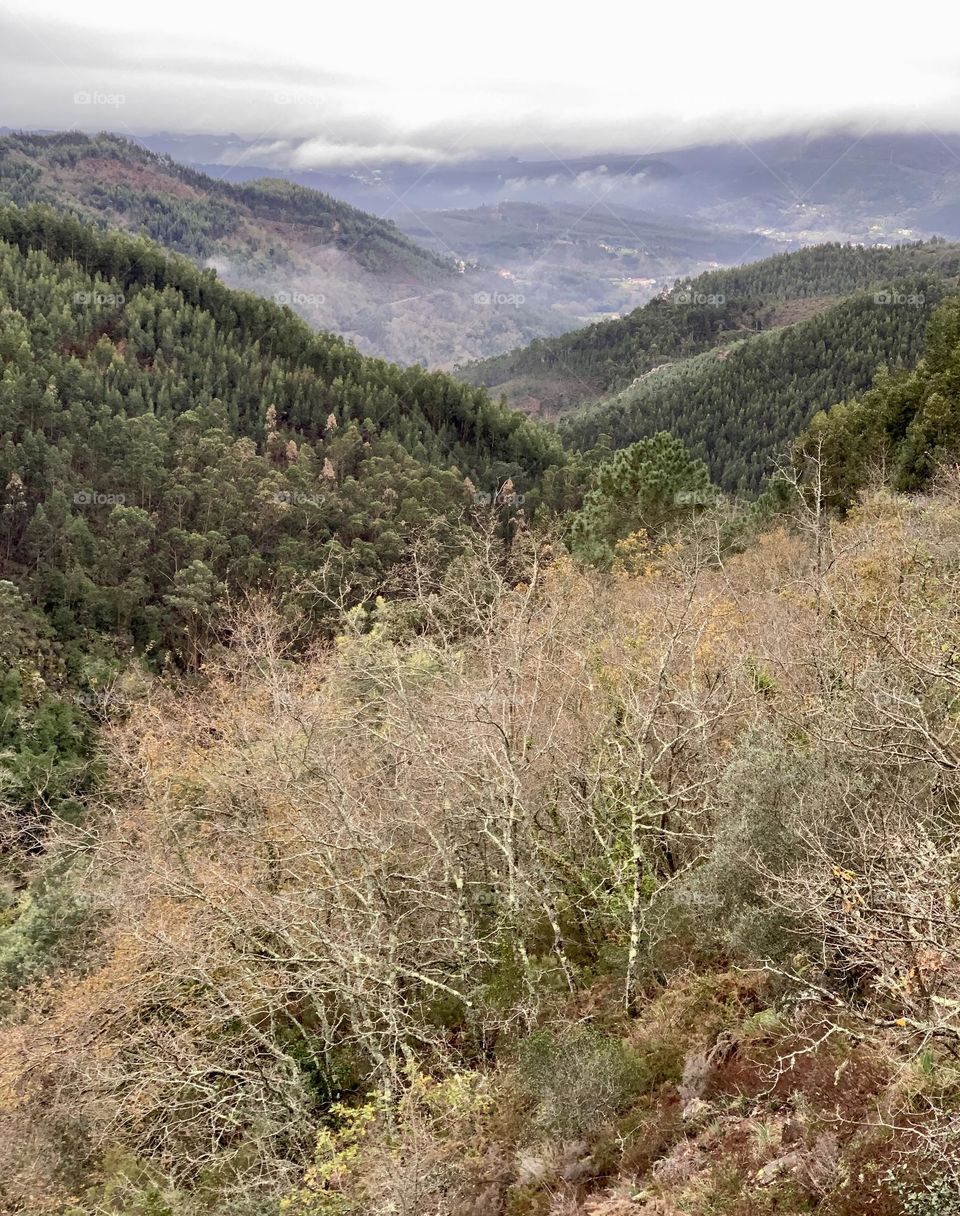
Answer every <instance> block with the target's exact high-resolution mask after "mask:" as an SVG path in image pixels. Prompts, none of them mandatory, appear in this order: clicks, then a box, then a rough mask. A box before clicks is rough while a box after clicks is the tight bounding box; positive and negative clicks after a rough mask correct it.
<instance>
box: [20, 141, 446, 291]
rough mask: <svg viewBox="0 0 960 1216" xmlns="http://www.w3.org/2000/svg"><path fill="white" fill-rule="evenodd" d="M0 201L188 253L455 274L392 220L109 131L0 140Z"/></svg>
mask: <svg viewBox="0 0 960 1216" xmlns="http://www.w3.org/2000/svg"><path fill="white" fill-rule="evenodd" d="M0 201H2V202H6V203H14V204H16V205H18V206H26V205H28V204H30V203H45V204H47V205H49V206H52V207H56V208H57V209H59V210H69V211H72V212H73V213H74V214H75V215H76V216H77V217H78V218H81V219H84V220H87V221H88V222H90V223H93V224H95V225H98V226H100V227H107V226H110V227H116V228H125V229H128V230H130V231H132V232H134V233H140V232H142V233H144V234H145V235H147V236H148V237H150V238H151V239H152V240H155V241H157V242H158V243H159V244H161V245H163V246H164V248H165V249H168V250H171V251H173V252H175V253H183V254H186V255H188V256H189V257H197V258H204V257H214V256H217V255H220V256H235V257H238V258H240V259H242V260H244V261H248V262H251V263H254V264H255V263H256V262H257V261H260V262H263V263H269V262H281V261H283V260H285V259H289V258H290V256H291V253H292V250H291V249H290V247H289V246H290V244H291V242H293V241H294V240H295V239H296V238H297V237H301V238H304V239H309V240H310V241H311V243H313V244H314V245H316V246H327V245H329V246H331V247H332V248H335V249H337V250H339V251H341V252H342V253H344V254H349V255H350V257H352V258H353V259H354V260H355V261H357V262H358V263H359V264H360V265H361V266H363V267H364V268H365V269H367V270H370V271H373V272H375V273H381V274H399V275H401V276H404V277H406V278H408V279H410V280H411V281H412V280H414V279H422V278H428V277H432V278H437V277H441V276H449V275H450V274H451V273H452V271H453V267H452V266H451V265H450V263H449V260H448V259H443V258H441V257H439V256H437V255H436V254H433V253H430V252H429V251H428V250H426V249H422V248H421V247H420V246H419V245H416V244H415V243H414V242H413V241H411V240H409V239H408V238H407V237H405V236H404V235H403V234H402V233H401V232H400V231H399V229H398V228H397V227H396V226H395V225H394V224H393V223H391V222H390V221H389V220H382V219H378V218H377V217H376V216H373V215H369V214H368V213H367V212H365V211H360V210H358V209H357V208H356V207H351V206H350V205H349V204H348V203H344V202H340V201H339V200H338V199H335V198H332V197H331V196H330V195H329V194H322V193H321V192H320V191H318V190H309V189H307V188H306V187H304V186H297V185H294V184H292V183H290V182H286V181H281V180H279V179H273V178H261V179H258V180H256V181H251V182H242V183H233V182H228V181H223V180H220V179H218V178H215V177H211V176H210V175H208V174H206V173H199V172H197V171H196V170H195V169H191V168H188V167H187V166H186V165H180V164H177V162H176V161H174V160H173V159H172V158H171V157H169V156H158V155H156V154H155V153H153V152H149V151H148V150H147V149H146V148H144V147H141V146H140V145H139V144H136V143H133V142H131V141H130V140H126V139H122V138H121V137H120V136H117V135H110V134H106V133H104V134H101V135H98V136H96V137H90V136H87V135H83V134H81V133H80V132H78V131H70V132H66V133H62V134H56V135H34V134H26V133H24V134H16V135H8V136H6V137H4V138H3V139H0Z"/></svg>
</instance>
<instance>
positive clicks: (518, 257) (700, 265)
mask: <svg viewBox="0 0 960 1216" xmlns="http://www.w3.org/2000/svg"><path fill="white" fill-rule="evenodd" d="M399 226H400V227H401V229H402V230H403V231H404V232H405V233H406V234H407V235H408V236H410V237H412V238H414V239H415V240H416V241H417V242H418V243H419V244H421V245H423V246H425V247H426V248H429V249H434V250H435V251H436V252H438V253H442V252H445V251H448V250H455V251H456V252H457V254H458V255H459V257H461V258H463V259H464V260H465V261H468V262H472V263H475V264H478V265H480V266H485V267H490V268H492V269H496V270H497V271H499V273H500V274H501V275H502V276H503V277H505V278H507V279H508V280H509V282H510V283H511V284H516V289H517V290H521V291H523V292H525V293H526V298H527V299H528V300H535V301H537V302H538V303H544V304H546V303H549V306H550V308H551V310H552V311H553V312H554V313H556V314H558V315H559V316H562V317H564V318H565V319H567V320H568V322H569V327H570V328H571V329H572V328H575V327H576V326H578V325H582V324H583V322H584V321H586V320H596V319H599V318H600V317H601V316H603V315H605V314H606V315H609V314H619V313H623V312H628V311H630V310H631V309H633V308H635V307H636V306H637V305H638V304H643V303H645V302H646V301H647V300H649V299H651V298H652V297H653V296H655V295H657V294H659V292H661V291H663V289H664V288H665V287H669V286H672V285H673V283H674V281H675V280H676V279H677V278H678V277H682V276H685V275H695V274H698V273H700V272H701V271H704V270H707V269H711V268H715V267H717V266H727V265H731V264H736V263H738V262H742V261H744V260H745V259H747V258H749V257H753V258H759V257H763V256H764V255H766V254H769V253H771V252H773V251H774V248H773V246H772V244H771V242H770V241H769V240H768V239H767V238H766V237H758V236H757V235H756V234H755V233H751V232H744V231H742V230H739V229H736V228H723V227H720V226H718V225H715V224H703V223H700V222H697V221H692V220H688V219H685V218H684V217H682V216H680V217H678V216H670V215H663V214H658V213H656V212H650V211H637V210H634V209H631V208H628V207H618V206H613V205H610V204H607V203H603V204H602V205H600V206H597V207H593V208H589V209H585V208H584V207H583V206H582V205H577V204H573V203H522V202H513V203H510V202H506V203H498V204H496V205H495V206H483V207H478V208H474V209H458V210H451V211H428V212H423V213H421V214H417V215H413V214H411V215H409V216H408V217H406V218H401V220H400V221H399ZM505 290H509V288H505Z"/></svg>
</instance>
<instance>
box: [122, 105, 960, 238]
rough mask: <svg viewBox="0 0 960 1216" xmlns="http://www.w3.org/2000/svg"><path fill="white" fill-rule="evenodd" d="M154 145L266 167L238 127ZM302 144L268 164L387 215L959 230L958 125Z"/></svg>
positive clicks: (181, 155)
mask: <svg viewBox="0 0 960 1216" xmlns="http://www.w3.org/2000/svg"><path fill="white" fill-rule="evenodd" d="M145 142H146V143H147V144H149V146H151V147H153V148H155V149H158V150H163V151H170V152H172V153H173V154H174V155H175V156H177V157H178V159H181V160H187V161H190V162H192V163H202V164H206V165H207V166H209V167H210V170H211V172H214V173H221V174H224V175H225V176H228V177H230V178H231V179H232V180H238V181H239V180H242V179H243V178H245V177H253V176H257V175H262V174H263V173H264V172H266V170H265V169H264V168H263V167H258V166H257V165H251V164H250V163H243V162H244V161H249V160H250V159H254V160H256V159H257V158H258V157H262V155H263V154H262V151H261V150H260V149H258V148H257V146H256V145H254V144H252V143H251V142H250V141H244V140H241V139H238V138H237V137H235V136H234V137H229V136H176V135H161V136H150V137H147V138H146V139H145ZM298 146H299V145H298V144H297V141H291V142H290V143H289V145H288V146H287V149H286V151H285V152H282V153H277V154H275V155H274V156H273V157H272V158H271V164H272V167H271V169H270V170H269V172H270V173H277V174H280V175H282V176H284V177H287V178H289V179H290V180H294V181H298V182H300V183H301V184H302V185H309V186H313V187H315V188H317V189H321V190H327V191H330V192H331V193H334V194H336V195H337V197H339V198H345V199H348V200H349V201H350V202H352V203H354V204H355V205H356V206H360V207H363V208H364V209H365V210H368V211H373V212H375V213H378V214H384V213H386V212H389V211H391V210H392V209H393V208H394V206H395V202H396V198H397V197H398V196H402V197H403V199H404V202H405V205H406V206H407V207H409V208H411V209H413V210H414V211H423V210H438V209H448V208H452V207H461V208H468V209H469V208H476V207H480V206H482V205H485V204H486V205H495V204H497V203H501V202H508V201H512V202H530V203H553V204H556V203H572V204H574V205H578V206H580V207H581V208H582V209H583V210H587V209H589V208H590V207H591V205H593V204H595V203H596V201H597V200H598V199H602V200H603V201H604V202H605V203H609V204H611V205H618V206H624V207H629V208H633V209H641V210H652V211H658V212H668V213H675V214H676V213H679V214H681V215H684V216H687V217H691V218H693V219H695V220H697V221H700V222H703V223H705V224H717V223H719V224H732V225H734V226H735V227H737V228H741V229H744V228H746V229H758V230H762V231H763V232H764V233H765V234H766V235H767V236H769V237H771V238H772V239H776V240H787V241H791V242H793V243H795V244H800V243H805V244H810V243H816V242H822V241H826V240H850V239H853V240H859V241H865V242H870V241H877V240H889V239H904V238H918V237H924V236H933V235H935V234H938V233H939V234H942V235H944V236H947V237H960V136H958V135H957V134H956V133H954V132H941V131H924V132H920V133H916V132H893V133H886V134H877V133H867V134H864V133H863V132H859V131H856V130H849V129H839V128H838V129H835V130H832V131H827V132H824V133H819V134H817V133H814V134H811V133H806V132H805V133H799V134H788V135H783V136H777V137H767V138H763V139H755V140H749V141H746V140H743V141H736V142H726V143H724V142H717V143H712V144H710V143H707V144H701V145H698V146H694V147H689V148H677V149H673V150H665V151H662V152H658V153H657V154H656V155H650V154H641V153H637V154H623V153H617V154H613V155H611V154H603V153H594V154H592V155H578V156H573V157H566V156H564V157H560V156H557V157H554V158H551V159H546V160H545V159H530V160H524V159H522V158H521V157H518V156H508V155H503V156H500V157H494V156H487V157H480V158H476V159H473V160H463V159H461V160H458V161H456V162H440V163H437V164H433V163H429V164H428V163H423V164H420V163H414V164H410V163H400V162H383V163H377V164H373V165H359V164H358V165H346V166H338V167H336V168H325V167H318V168H316V169H309V168H304V166H303V163H302V162H301V161H298V158H297V151H298ZM237 162H241V163H240V164H239V165H238V166H237V167H236V168H231V167H230V166H232V165H237ZM399 218H402V217H401V216H400V215H398V219H399Z"/></svg>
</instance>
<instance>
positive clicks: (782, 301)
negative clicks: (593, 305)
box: [458, 240, 960, 413]
mask: <svg viewBox="0 0 960 1216" xmlns="http://www.w3.org/2000/svg"><path fill="white" fill-rule="evenodd" d="M958 253H960V247H958V246H957V245H955V244H948V243H946V242H943V241H939V240H934V241H930V242H918V243H914V244H910V245H903V246H897V247H893V248H884V247H864V246H858V245H841V244H827V245H818V246H813V247H811V248H809V249H803V250H799V251H798V252H795V253H786V254H778V255H777V256H775V257H772V258H766V259H764V260H763V261H759V262H755V263H753V264H752V265H748V266H741V267H738V268H735V269H731V270H716V271H709V272H708V273H706V274H703V275H700V276H699V277H697V278H696V279H693V280H690V281H687V282H680V283H678V284H677V285H676V286H675V287H674V289H673V290H672V291H670V292H668V293H666V294H665V295H663V296H661V297H659V298H658V299H656V300H652V301H651V302H650V303H649V304H646V305H644V306H643V307H642V308H638V309H636V310H635V311H634V312H632V313H630V314H629V315H628V316H626V317H622V318H620V319H619V320H613V321H603V322H600V323H598V324H596V325H590V326H587V327H586V328H585V329H581V330H577V331H575V332H574V333H570V334H565V335H563V336H561V337H558V338H551V339H546V340H542V341H536V342H533V343H532V344H531V345H529V346H527V347H525V348H523V349H521V350H516V351H513V352H512V353H510V354H508V355H502V356H499V357H497V358H494V359H488V360H485V361H483V362H480V363H474V364H470V365H467V366H465V367H463V368H462V369H460V371H459V372H458V375H460V376H461V378H463V379H464V380H466V381H467V382H468V383H472V384H484V385H486V386H488V387H490V388H492V389H496V390H497V391H499V392H501V393H503V394H505V395H506V396H507V398H508V399H509V400H511V401H514V402H519V403H521V404H523V405H524V407H525V408H535V409H537V410H543V411H546V412H549V413H553V412H557V411H567V410H570V409H573V408H575V407H577V406H579V405H582V404H583V403H585V402H589V401H594V400H596V399H598V398H601V397H604V396H606V395H608V394H610V393H612V392H616V391H618V390H620V389H623V388H626V387H627V386H629V385H630V384H631V382H633V381H634V380H636V379H637V378H638V377H640V376H643V375H645V374H646V373H648V372H650V371H652V370H653V369H655V368H658V367H661V366H662V365H664V364H667V363H675V362H678V361H680V360H683V359H686V358H689V357H690V356H693V355H697V354H700V353H702V352H703V351H706V350H711V349H713V348H715V347H725V346H728V345H731V344H732V343H735V342H737V341H738V340H740V339H742V338H744V337H746V336H749V335H751V334H755V333H759V332H762V331H765V330H769V329H774V328H780V327H782V326H784V325H787V324H791V323H793V322H796V321H798V320H803V319H806V318H809V317H810V316H811V315H813V314H815V313H817V312H820V311H823V310H824V309H827V308H829V307H830V306H832V305H834V304H836V303H838V302H839V301H841V300H842V299H844V298H846V297H848V296H850V295H852V294H853V293H857V292H864V291H868V290H873V289H877V290H879V289H882V288H884V287H890V286H891V285H892V284H894V283H896V282H898V281H899V280H901V279H904V278H911V277H913V278H916V277H917V276H920V275H924V276H926V277H928V278H929V279H931V280H933V279H944V278H945V279H948V280H949V279H956V276H957V274H958V271H960V257H958ZM899 294H910V293H909V292H900V293H899ZM865 386H866V385H865V384H863V385H858V386H857V387H859V388H862V387H865Z"/></svg>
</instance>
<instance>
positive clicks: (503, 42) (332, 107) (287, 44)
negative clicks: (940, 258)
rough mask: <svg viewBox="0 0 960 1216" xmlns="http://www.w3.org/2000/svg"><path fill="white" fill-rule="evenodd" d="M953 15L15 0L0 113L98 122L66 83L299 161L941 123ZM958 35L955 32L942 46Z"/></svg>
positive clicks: (20, 119) (656, 6) (42, 121)
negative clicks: (288, 151) (803, 127)
mask: <svg viewBox="0 0 960 1216" xmlns="http://www.w3.org/2000/svg"><path fill="white" fill-rule="evenodd" d="M958 20H960V19H958V17H957V15H956V13H955V12H954V11H952V10H949V9H947V8H945V7H943V6H941V5H940V4H934V3H932V2H931V0H916V2H915V3H914V4H912V5H911V6H910V11H909V23H908V24H909V31H908V32H909V37H908V38H904V37H902V36H899V35H898V33H897V31H898V30H903V29H904V28H905V22H906V18H905V14H904V11H903V9H902V6H901V5H900V4H899V3H897V4H894V3H893V2H892V0H876V2H875V3H874V4H873V5H871V6H870V7H869V8H864V7H863V6H859V5H852V6H845V5H843V4H837V3H836V2H835V0H809V2H808V3H807V4H806V5H804V6H802V7H799V8H797V7H793V8H784V7H783V6H774V5H771V4H770V3H769V0H762V2H761V0H742V2H741V3H740V4H739V5H737V6H736V7H735V8H733V9H731V8H730V7H729V6H722V5H718V4H716V3H715V0H710V3H706V2H705V0H700V3H694V4H690V3H688V4H686V5H677V4H666V3H648V4H645V5H640V4H637V5H632V6H629V7H624V8H622V9H619V8H614V9H606V10H604V9H591V8H590V7H589V6H584V5H583V4H582V3H578V4H573V3H569V2H564V3H555V4H552V5H550V6H543V5H533V4H527V5H524V4H521V3H517V0H487V3H486V4H484V5H483V6H480V7H476V6H475V7H473V8H471V9H469V10H465V9H457V8H456V7H454V6H451V5H450V4H449V2H448V0H443V2H441V0H412V2H409V3H407V4H404V5H397V4H395V3H392V0H391V2H389V3H388V2H387V0H367V3H365V4H363V5H326V4H322V5H307V4H305V3H304V4H300V3H297V2H296V0H273V2H272V3H271V4H270V5H266V6H265V5H263V4H262V2H261V0H257V2H256V3H254V0H233V2H232V3H231V4H230V6H229V7H227V6H221V5H203V4H197V3H196V0H165V3H164V4H163V5H162V6H132V5H130V4H129V0H95V2H93V3H88V4H86V5H84V6H83V7H82V9H81V8H78V7H77V6H76V5H75V4H73V3H72V0H70V2H68V0H29V7H28V6H27V3H26V2H25V0H14V3H13V6H12V7H10V6H9V5H8V8H7V16H6V17H5V19H4V23H3V25H2V27H0V48H2V49H0V58H2V59H3V60H4V61H5V62H3V63H2V76H0V102H2V105H3V113H4V116H5V118H4V121H6V122H7V123H8V124H11V125H24V126H41V125H43V126H50V127H64V126H78V125H79V126H84V127H91V126H94V127H95V126H96V125H97V121H98V119H99V115H93V116H91V115H90V114H88V113H78V111H77V107H76V106H75V104H74V103H73V97H74V94H75V93H76V92H77V91H78V90H86V91H93V92H98V93H102V94H108V95H112V96H116V95H122V96H123V97H124V105H123V106H122V107H121V108H120V109H119V117H117V116H116V115H115V116H113V117H114V119H115V120H114V121H113V122H107V121H106V118H107V117H108V116H107V115H105V116H104V121H103V122H102V123H101V124H100V125H103V126H111V127H112V129H115V130H121V131H122V130H123V129H124V127H126V128H128V129H129V130H140V131H144V130H148V129H153V130H156V129H168V130H170V129H175V130H180V131H187V132H191V131H192V132H199V131H233V132H236V133H237V134H239V135H241V136H244V137H245V138H248V139H255V140H256V141H257V142H258V143H260V144H263V145H264V146H265V147H272V148H274V149H275V154H276V156H277V157H278V158H281V157H282V156H283V155H284V154H285V152H284V144H285V143H286V141H288V140H295V141H298V142H299V141H306V142H304V143H303V144H302V146H301V147H300V148H299V149H298V150H297V151H296V153H295V154H293V155H294V159H295V160H296V162H297V163H298V164H300V165H302V166H310V167H315V166H318V165H321V164H325V165H337V164H342V163H346V162H347V161H348V160H350V159H351V158H354V159H359V160H364V161H370V160H375V159H385V158H389V159H412V158H419V157H422V156H425V157H427V158H428V159H440V158H446V159H450V158H455V157H457V156H460V155H463V154H466V153H468V152H470V153H476V152H478V151H482V150H484V149H494V148H496V149H501V148H505V147H511V148H517V149H522V150H523V151H524V152H526V153H527V154H534V155H535V154H537V152H538V151H539V154H540V155H542V156H545V155H548V154H550V153H556V152H564V153H569V152H571V151H575V150H577V149H593V150H596V149H598V148H609V149H610V150H611V151H616V150H635V151H637V152H646V151H656V150H658V149H661V148H665V147H670V146H674V147H675V146H677V145H678V144H682V143H689V142H692V141H693V140H695V139H699V138H703V137H716V136H719V137H721V138H722V137H724V136H726V135H728V134H729V133H730V131H731V130H732V131H734V132H736V133H737V134H746V135H748V136H749V135H760V134H765V133H771V132H774V131H777V130H783V129H784V128H789V127H790V126H796V125H797V124H798V123H803V124H818V123H821V124H822V123H825V122H829V121H837V120H853V121H857V122H859V123H860V124H861V125H870V124H871V123H874V122H880V123H881V124H882V125H883V126H885V127H891V126H899V127H914V128H917V129H919V128H921V127H922V126H924V125H925V124H931V125H937V126H943V127H954V126H956V125H957V119H956V116H957V114H958V113H960V109H958V105H957V103H958V100H960V86H958V82H960V72H958V71H957V68H958V66H960V40H958V39H957V38H956V34H957V33H958V32H960V31H958V29H957V25H958ZM955 48H956V49H955Z"/></svg>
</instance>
